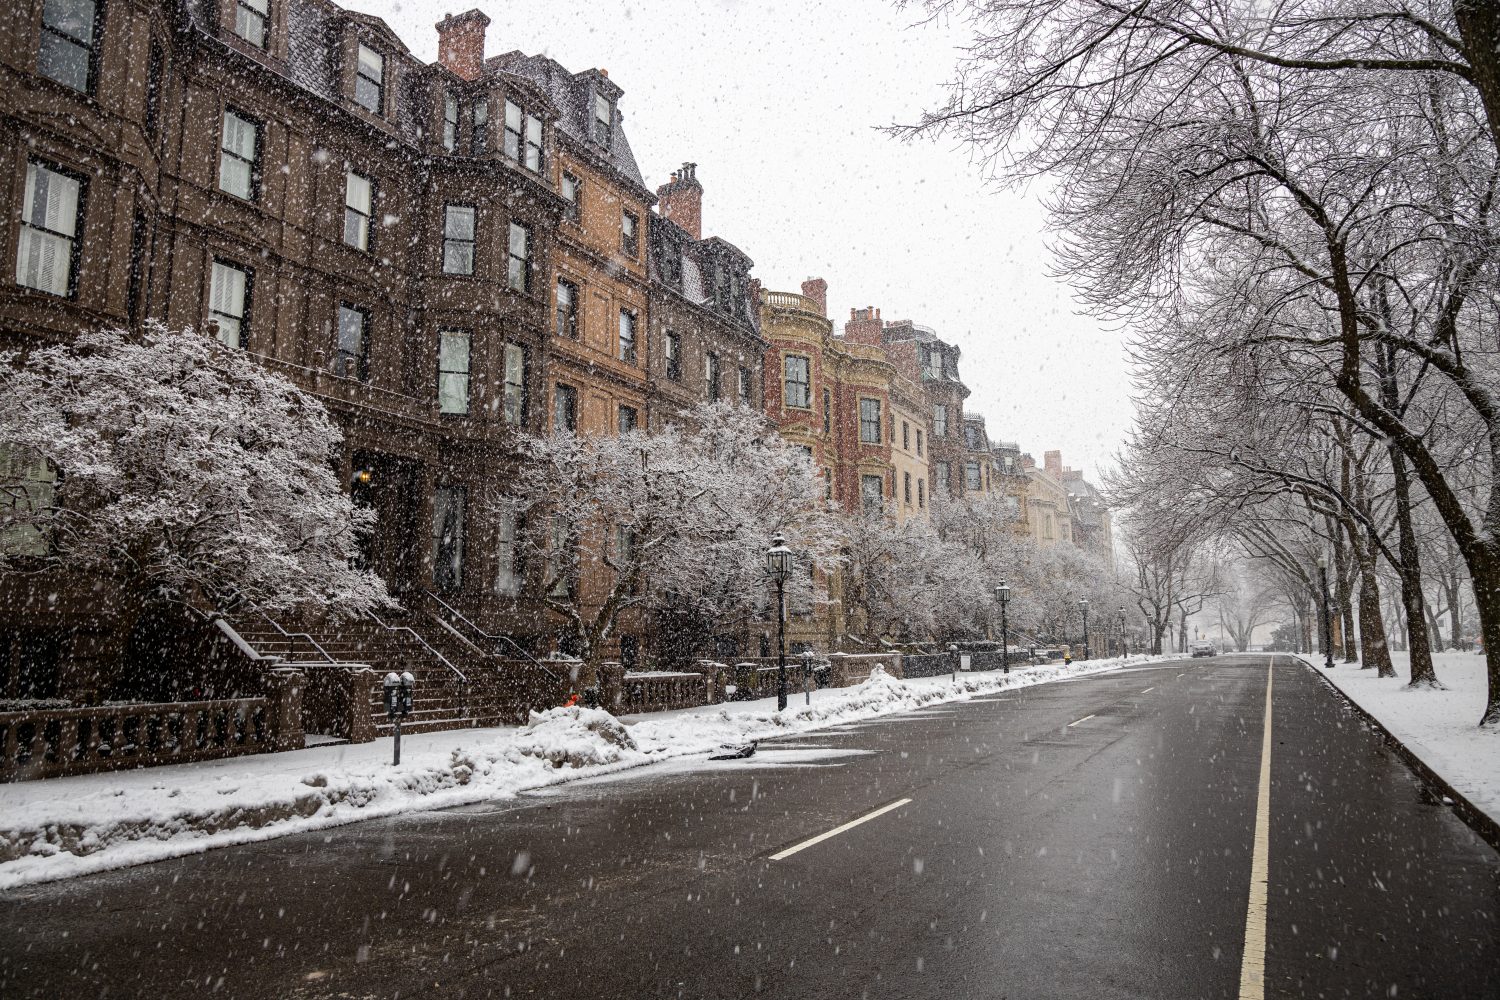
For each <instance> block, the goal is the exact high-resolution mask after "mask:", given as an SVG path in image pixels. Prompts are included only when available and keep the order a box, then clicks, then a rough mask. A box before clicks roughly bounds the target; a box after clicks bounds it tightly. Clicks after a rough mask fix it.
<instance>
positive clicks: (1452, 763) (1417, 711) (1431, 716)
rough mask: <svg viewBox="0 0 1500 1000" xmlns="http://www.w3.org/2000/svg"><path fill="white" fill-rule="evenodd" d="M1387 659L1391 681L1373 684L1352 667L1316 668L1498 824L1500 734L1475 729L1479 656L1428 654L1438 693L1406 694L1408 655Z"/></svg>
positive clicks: (1368, 673)
mask: <svg viewBox="0 0 1500 1000" xmlns="http://www.w3.org/2000/svg"><path fill="white" fill-rule="evenodd" d="M1391 660H1392V661H1393V662H1394V663H1395V666H1396V673H1397V676H1396V677H1385V678H1381V677H1377V676H1375V671H1374V670H1361V669H1359V667H1358V665H1357V664H1344V663H1340V664H1338V665H1337V666H1336V667H1334V668H1333V669H1332V670H1327V669H1325V668H1323V667H1317V668H1316V669H1317V671H1318V673H1320V674H1322V675H1323V676H1324V677H1327V678H1328V679H1329V680H1331V681H1332V682H1333V683H1334V684H1335V685H1337V687H1338V689H1339V690H1340V691H1342V692H1344V694H1346V695H1348V696H1349V698H1350V700H1351V701H1353V702H1354V703H1355V704H1357V705H1359V707H1360V708H1362V709H1364V710H1365V711H1366V712H1369V713H1370V714H1371V715H1373V716H1374V717H1375V718H1377V719H1379V720H1380V724H1381V725H1382V726H1384V727H1385V728H1386V729H1387V730H1389V731H1390V733H1391V735H1392V736H1394V737H1396V739H1398V740H1400V741H1401V742H1402V743H1404V744H1405V745H1406V746H1407V748H1408V749H1410V750H1411V752H1412V753H1414V754H1416V755H1417V757H1419V758H1420V759H1421V761H1422V763H1424V764H1426V765H1427V766H1428V767H1430V768H1432V770H1434V771H1436V772H1437V773H1438V774H1440V775H1442V777H1443V780H1444V781H1446V782H1448V784H1450V785H1452V786H1453V787H1454V789H1456V790H1457V791H1458V792H1460V793H1461V794H1462V795H1463V796H1464V797H1465V798H1467V799H1468V800H1469V801H1470V802H1472V803H1473V804H1474V805H1475V806H1476V807H1478V808H1479V809H1482V810H1483V811H1484V812H1485V813H1487V814H1488V815H1489V817H1490V818H1491V819H1492V820H1494V821H1496V822H1497V823H1500V732H1497V731H1495V730H1493V729H1480V728H1479V725H1478V723H1479V717H1480V716H1481V715H1483V714H1484V704H1485V695H1486V679H1485V666H1484V657H1483V656H1481V655H1479V654H1477V653H1463V652H1458V651H1456V650H1449V651H1448V652H1445V653H1435V654H1433V658H1432V660H1433V669H1434V670H1436V671H1437V675H1438V681H1439V682H1440V683H1442V685H1443V690H1430V689H1414V688H1411V687H1408V686H1407V681H1408V680H1409V679H1410V677H1411V666H1410V658H1409V655H1408V654H1406V653H1392V654H1391ZM1320 662H1321V661H1320Z"/></svg>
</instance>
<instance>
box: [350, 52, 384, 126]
mask: <svg viewBox="0 0 1500 1000" xmlns="http://www.w3.org/2000/svg"><path fill="white" fill-rule="evenodd" d="M354 103H355V104H358V105H359V106H360V107H362V108H364V109H365V110H366V111H372V112H374V113H375V114H377V115H378V114H380V109H381V108H382V107H384V106H385V56H383V55H381V54H380V53H379V52H376V51H375V50H374V49H372V48H370V47H369V46H368V45H360V47H359V65H358V66H357V67H356V69H355V74H354Z"/></svg>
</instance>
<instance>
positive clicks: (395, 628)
mask: <svg viewBox="0 0 1500 1000" xmlns="http://www.w3.org/2000/svg"><path fill="white" fill-rule="evenodd" d="M365 614H366V615H368V616H369V617H370V619H371V620H372V621H374V622H375V624H376V625H379V626H380V627H381V628H383V629H385V630H386V631H388V632H405V633H406V634H407V635H409V636H411V637H412V638H413V639H415V640H417V642H419V643H421V644H422V648H423V649H425V650H427V652H429V653H431V654H432V655H433V656H434V657H436V658H437V659H438V660H439V661H440V662H441V663H442V664H443V666H445V667H447V668H448V669H449V670H451V671H453V673H454V674H455V675H457V677H458V679H459V680H460V681H463V682H464V683H465V684H467V683H469V678H468V675H466V674H465V673H464V672H463V671H462V670H460V669H458V668H457V667H455V666H454V665H453V664H452V663H450V662H449V661H448V658H447V657H446V656H444V655H443V654H442V653H439V652H438V651H437V650H435V649H433V648H432V646H431V645H430V644H429V643H428V642H427V640H426V639H424V638H422V636H421V635H420V634H418V633H417V631H416V630H415V629H413V628H411V627H410V626H407V625H387V624H386V623H385V622H384V621H382V620H381V618H380V616H379V615H377V614H376V613H375V611H374V610H373V609H369V608H367V609H366V610H365Z"/></svg>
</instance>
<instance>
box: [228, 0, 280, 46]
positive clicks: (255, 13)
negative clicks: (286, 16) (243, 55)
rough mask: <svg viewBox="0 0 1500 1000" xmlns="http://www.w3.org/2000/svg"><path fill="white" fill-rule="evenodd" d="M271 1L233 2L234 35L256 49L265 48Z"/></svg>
mask: <svg viewBox="0 0 1500 1000" xmlns="http://www.w3.org/2000/svg"><path fill="white" fill-rule="evenodd" d="M270 16H271V0H234V33H235V34H236V35H239V36H240V37H241V38H243V39H244V40H245V41H247V42H249V43H250V44H251V45H254V46H255V47H256V48H258V49H263V48H265V47H266V21H268V20H269V19H270Z"/></svg>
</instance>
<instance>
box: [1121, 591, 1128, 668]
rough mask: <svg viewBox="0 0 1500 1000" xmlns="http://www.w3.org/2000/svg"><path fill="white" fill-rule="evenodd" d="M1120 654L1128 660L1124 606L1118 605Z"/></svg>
mask: <svg viewBox="0 0 1500 1000" xmlns="http://www.w3.org/2000/svg"><path fill="white" fill-rule="evenodd" d="M1120 653H1121V655H1123V656H1124V657H1125V659H1127V660H1128V659H1130V637H1129V636H1127V635H1126V634H1125V605H1123V604H1122V605H1120Z"/></svg>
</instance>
